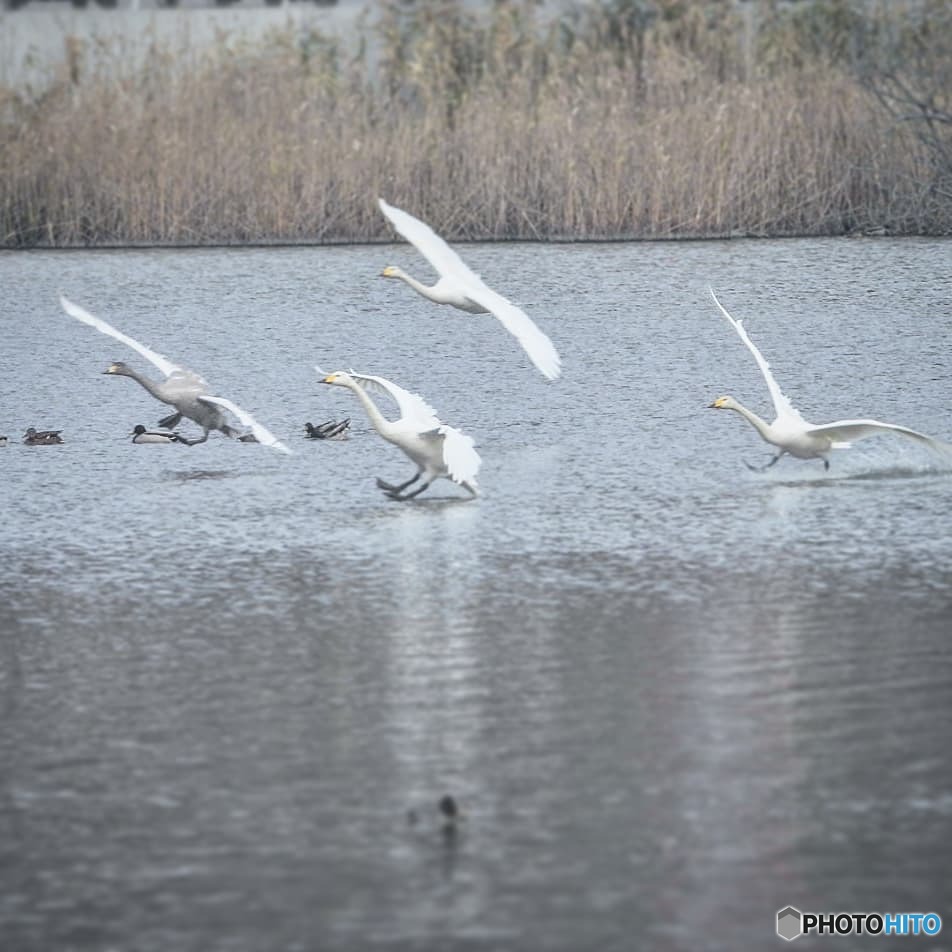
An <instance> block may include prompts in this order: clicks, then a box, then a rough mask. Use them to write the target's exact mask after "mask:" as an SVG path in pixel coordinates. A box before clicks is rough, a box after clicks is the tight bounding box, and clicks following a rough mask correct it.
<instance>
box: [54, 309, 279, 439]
mask: <svg viewBox="0 0 952 952" xmlns="http://www.w3.org/2000/svg"><path fill="white" fill-rule="evenodd" d="M60 304H61V305H62V306H63V310H64V311H66V313H67V314H69V316H70V317H75V318H76V320H78V321H82V322H83V323H84V324H88V325H89V326H90V327H94V328H96V330H97V331H99V332H100V333H102V334H107V335H108V336H109V337H114V338H115V339H116V340H118V341H122V343H123V344H126V345H128V346H129V347H131V348H132V349H133V350H135V351H137V352H138V353H140V354H141V355H142V356H143V357H145V359H146V360H148V361H149V362H150V363H152V364H153V365H154V366H155V367H157V368H158V369H159V370H160V371H161V372H162V373H163V374H164V375H165V378H166V379H165V380H163V381H161V382H159V383H156V382H155V381H153V380H149V379H148V377H145V376H143V375H142V374H140V373H139V372H138V371H136V370H133V368H132V367H129V366H127V365H126V364H124V363H123V362H122V361H116V362H115V363H113V364H111V365H110V366H109V367H108V368H107V369H106V370H105V371H103V372H104V373H107V374H115V375H117V376H121V377H131V378H132V379H133V380H135V381H136V383H138V384H140V385H141V386H142V387H144V388H145V389H146V390H148V391H149V393H151V394H152V396H153V397H155V399H156V400H160V401H161V402H162V403H167V404H169V406H172V407H174V408H175V413H172V414H170V415H169V416H167V417H165V418H163V419H162V420H160V421H159V426H161V427H165V428H167V429H173V428H174V427H176V426H178V424H179V423H180V422H181V421H182V417H188V419H190V420H193V421H194V422H195V423H197V424H198V425H199V426H200V427H201V428H202V431H203V432H202V435H201V436H200V437H199V438H198V439H197V440H187V439H185V437H180V439H181V440H182V442H183V443H187V444H188V445H189V446H194V445H195V444H197V443H204V442H205V441H206V440H207V439H208V434H209V433H210V432H211V431H212V430H220V431H221V432H222V433H224V434H225V436H228V437H231V438H233V439H237V438H238V436H239V432H238V431H237V430H236V429H235V428H234V427H232V426H230V425H229V424H228V423H227V422H226V418H225V415H224V414H223V413H222V410H223V409H224V410H227V411H228V412H229V413H230V414H232V416H234V417H236V418H237V419H238V420H239V421H240V422H241V423H242V424H243V425H244V426H246V427H249V428H250V429H251V432H252V433H253V434H254V435H255V437H256V438H257V440H258V442H259V443H263V444H264V445H265V446H269V447H271V449H275V450H280V451H281V452H282V453H290V452H291V451H290V450H289V449H288V448H287V447H286V446H285V445H284V444H283V443H282V442H281V441H280V440H279V439H278V438H277V437H276V436H274V434H273V433H271V431H270V430H268V429H267V428H266V427H264V426H262V425H261V424H260V423H258V421H257V420H255V418H254V417H253V416H252V415H251V414H250V413H247V412H246V411H245V410H242V409H241V407H239V406H238V405H237V404H235V403H232V402H231V401H230V400H226V399H225V398H224V397H216V396H212V394H210V393H209V392H208V383H207V382H206V381H205V380H204V379H203V378H202V377H200V376H199V375H198V374H196V373H193V372H192V371H191V370H186V369H185V368H184V367H179V366H178V365H177V364H173V363H172V361H170V360H168V359H167V358H166V357H163V356H162V355H161V354H157V353H156V352H155V351H152V350H150V349H149V348H148V347H146V346H145V345H144V344H140V343H139V342H138V341H137V340H134V339H133V338H132V337H129V336H128V335H126V334H123V333H122V332H121V331H118V330H116V328H114V327H113V326H112V325H111V324H109V323H107V322H106V321H104V320H102V318H99V317H95V316H94V315H92V314H90V313H89V312H88V311H86V310H84V309H83V308H81V307H79V305H77V304H73V303H72V302H71V301H68V300H67V299H66V298H65V297H61V298H60Z"/></svg>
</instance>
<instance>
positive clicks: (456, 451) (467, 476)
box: [439, 423, 482, 486]
mask: <svg viewBox="0 0 952 952" xmlns="http://www.w3.org/2000/svg"><path fill="white" fill-rule="evenodd" d="M439 433H440V435H441V436H442V437H443V462H444V463H445V464H446V470H447V472H448V473H449V475H450V479H452V480H453V482H454V483H464V482H465V483H471V484H472V485H473V486H475V485H476V474H477V473H478V472H479V467H480V465H481V464H482V460H481V459H480V458H479V453H477V452H476V450H475V448H474V445H473V438H472V437H471V436H467V435H466V434H465V433H461V432H460V431H459V430H457V429H456V428H455V427H452V426H447V425H446V424H445V423H444V424H443V425H442V426H441V427H440V428H439Z"/></svg>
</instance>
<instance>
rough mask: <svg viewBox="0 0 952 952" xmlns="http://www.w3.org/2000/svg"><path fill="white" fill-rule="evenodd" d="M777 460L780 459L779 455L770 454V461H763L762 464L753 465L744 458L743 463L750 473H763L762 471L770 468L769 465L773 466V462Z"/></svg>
mask: <svg viewBox="0 0 952 952" xmlns="http://www.w3.org/2000/svg"><path fill="white" fill-rule="evenodd" d="M780 455H781V456H782V455H783V454H780ZM779 460H780V456H771V457H770V461H769V462H767V463H764V465H763V466H754V465H753V464H752V463H748V462H747V461H746V460H744V465H745V466H746V467H747V468H748V469H749V470H750V471H751V472H752V473H763V472H766V471H767V470H768V469H770V467H771V466H773V465H774V463H777V462H779Z"/></svg>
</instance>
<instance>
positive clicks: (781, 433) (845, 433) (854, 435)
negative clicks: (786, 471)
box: [708, 288, 952, 471]
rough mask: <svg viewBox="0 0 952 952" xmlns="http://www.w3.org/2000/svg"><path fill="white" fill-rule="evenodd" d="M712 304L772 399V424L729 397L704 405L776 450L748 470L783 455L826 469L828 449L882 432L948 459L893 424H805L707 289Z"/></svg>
mask: <svg viewBox="0 0 952 952" xmlns="http://www.w3.org/2000/svg"><path fill="white" fill-rule="evenodd" d="M708 290H709V291H710V292H711V297H712V298H713V299H714V303H715V304H716V305H717V306H718V308H719V309H720V312H721V313H722V314H723V315H724V317H726V318H727V320H728V321H729V322H730V325H731V327H733V328H734V330H735V331H737V333H738V335H739V336H740V339H741V340H742V341H743V342H744V344H746V345H747V348H748V349H749V350H750V352H751V353H752V354H753V355H754V360H756V361H757V366H758V367H759V368H760V372H761V373H762V374H763V375H764V380H766V381H767V389H768V390H769V391H770V396H771V398H772V399H773V405H774V410H775V412H776V414H777V416H776V419H775V420H774V421H773V423H767V422H766V420H762V419H761V418H760V417H759V416H757V414H756V413H754V412H753V411H752V410H748V409H747V407H745V406H743V404H741V403H738V401H737V400H735V399H734V398H733V397H718V398H717V399H716V400H715V401H714V402H713V403H711V404H708V406H709V407H711V408H713V409H715V410H734V411H735V412H737V413H739V414H740V415H741V416H742V417H744V419H745V420H747V422H748V423H750V425H751V426H752V427H753V428H754V429H755V430H756V431H757V432H758V433H759V434H760V436H761V438H762V439H763V440H764V441H765V442H767V443H771V444H773V445H774V446H775V447H777V453H776V455H775V456H772V457H771V458H770V461H769V462H768V463H766V464H765V465H764V466H757V467H755V466H751V465H750V464H749V463H748V464H746V465H747V467H748V469H753V470H757V471H760V470H765V469H767V468H768V467H770V466H773V465H774V463H776V462H777V461H778V460H779V459H780V457H781V456H783V455H784V453H789V454H790V455H791V456H796V457H797V458H798V459H817V458H819V459H822V460H823V468H824V469H829V468H830V461H829V453H830V451H831V450H838V449H847V448H849V446H850V445H851V444H852V443H854V442H856V441H857V440H864V439H866V438H867V437H870V436H878V435H880V434H883V433H893V434H895V435H896V436H904V437H906V438H908V439H911V440H916V441H918V442H919V443H924V444H925V445H926V446H928V447H929V448H930V449H933V450H936V451H937V452H939V453H942V454H944V455H950V456H952V446H950V445H949V444H948V443H943V442H942V441H941V440H935V439H933V438H932V437H931V436H926V435H925V434H924V433H919V432H917V431H916V430H910V429H908V428H907V427H904V426H897V425H896V424H895V423H881V422H880V421H879V420H837V421H836V422H835V423H824V424H821V425H819V426H817V425H815V424H813V423H808V422H807V421H806V420H804V419H803V417H802V416H801V415H800V413H799V412H798V411H797V410H796V409H795V408H794V406H793V404H791V403H790V401H789V400H788V399H787V397H786V396H785V395H784V393H783V391H781V389H780V386H779V385H778V383H777V381H776V380H775V379H774V376H773V374H772V373H771V372H770V365H769V364H768V363H767V361H766V360H765V359H764V356H763V354H761V352H760V351H759V350H758V349H757V348H756V347H755V346H754V343H753V341H752V340H751V339H750V338H749V337H748V336H747V331H746V330H744V325H743V322H742V321H739V320H734V318H733V317H731V316H730V314H728V313H727V310H726V309H725V308H724V306H723V305H722V304H721V302H720V301H718V299H717V295H716V294H715V293H714V289H713V288H708Z"/></svg>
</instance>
